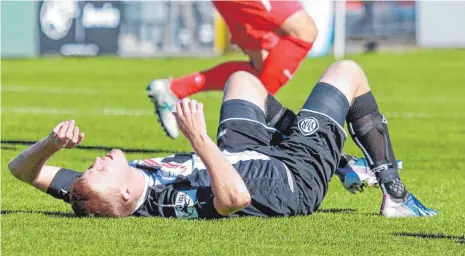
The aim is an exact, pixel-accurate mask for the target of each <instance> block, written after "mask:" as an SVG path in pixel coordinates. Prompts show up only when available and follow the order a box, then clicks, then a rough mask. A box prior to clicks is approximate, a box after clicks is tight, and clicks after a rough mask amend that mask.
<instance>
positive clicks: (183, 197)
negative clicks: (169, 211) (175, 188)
mask: <svg viewBox="0 0 465 256" xmlns="http://www.w3.org/2000/svg"><path fill="white" fill-rule="evenodd" d="M196 194H197V190H187V191H179V192H178V194H177V195H176V201H175V203H174V212H175V214H176V217H178V218H187V219H194V218H198V217H199V214H198V213H197V210H196V209H195V204H196V203H197V202H196V200H197V195H196Z"/></svg>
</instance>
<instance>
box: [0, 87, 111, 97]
mask: <svg viewBox="0 0 465 256" xmlns="http://www.w3.org/2000/svg"><path fill="white" fill-rule="evenodd" d="M4 92H21V93H44V94H70V95H104V94H107V92H104V91H102V90H96V89H87V88H72V89H70V88H62V87H54V86H47V87H39V86H24V85H2V93H4Z"/></svg>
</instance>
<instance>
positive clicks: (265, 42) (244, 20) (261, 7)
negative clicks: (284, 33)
mask: <svg viewBox="0 0 465 256" xmlns="http://www.w3.org/2000/svg"><path fill="white" fill-rule="evenodd" d="M214 4H215V6H216V8H217V10H218V11H219V12H220V13H221V15H222V16H223V18H224V20H225V22H226V24H227V25H228V28H229V30H230V33H231V42H232V43H234V44H238V45H240V46H241V47H243V48H246V49H249V50H260V49H262V48H266V49H271V48H273V44H276V43H277V41H279V36H277V35H275V34H274V33H273V32H275V31H278V30H279V28H280V26H281V24H283V23H284V22H285V21H286V20H287V18H289V17H290V16H292V15H293V14H294V13H296V12H298V11H300V10H302V9H303V7H302V5H301V4H300V2H299V1H265V0H262V1H241V0H232V1H214Z"/></svg>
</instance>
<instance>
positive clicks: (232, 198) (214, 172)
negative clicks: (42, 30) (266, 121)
mask: <svg viewBox="0 0 465 256" xmlns="http://www.w3.org/2000/svg"><path fill="white" fill-rule="evenodd" d="M176 119H177V122H178V124H179V128H180V130H181V132H182V133H183V134H184V136H186V138H187V139H188V140H189V141H190V143H191V144H192V147H193V148H194V150H195V152H196V153H197V155H198V156H199V157H200V159H202V161H203V162H204V164H205V166H206V167H207V171H208V173H209V174H210V178H211V184H212V190H213V194H214V195H215V197H214V206H215V209H216V211H217V212H218V213H219V214H221V215H224V216H228V215H231V214H233V213H235V212H237V211H239V210H242V209H243V208H245V207H246V206H247V205H248V204H249V203H250V200H251V199H250V194H249V192H248V190H247V187H246V185H245V183H244V181H243V180H242V178H241V176H240V175H239V174H238V172H237V171H236V169H234V167H233V166H232V165H231V164H230V163H229V162H228V161H227V160H226V158H225V157H224V155H223V154H222V153H221V151H220V149H219V148H218V147H217V146H216V144H215V143H214V142H213V141H212V140H211V139H210V138H209V137H208V135H207V130H206V125H205V118H204V114H203V104H202V103H198V102H197V101H195V100H190V99H188V98H185V99H183V100H182V101H181V102H179V103H178V104H177V105H176Z"/></svg>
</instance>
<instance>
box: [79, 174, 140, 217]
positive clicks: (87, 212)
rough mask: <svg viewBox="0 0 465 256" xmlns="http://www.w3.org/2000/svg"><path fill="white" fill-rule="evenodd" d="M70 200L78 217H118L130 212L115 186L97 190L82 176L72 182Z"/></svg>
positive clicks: (128, 206)
mask: <svg viewBox="0 0 465 256" xmlns="http://www.w3.org/2000/svg"><path fill="white" fill-rule="evenodd" d="M70 202H71V206H72V208H73V211H74V213H75V214H76V215H77V216H80V217H110V218H120V217H126V216H128V215H130V214H131V213H132V212H131V206H130V205H129V204H127V203H126V202H125V201H124V200H123V198H122V197H121V195H120V191H119V190H118V189H117V188H112V187H106V188H104V189H101V190H97V189H95V187H93V186H92V184H90V183H89V182H88V180H87V179H86V178H83V177H80V178H78V179H76V180H75V181H74V182H73V185H72V187H71V194H70Z"/></svg>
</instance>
